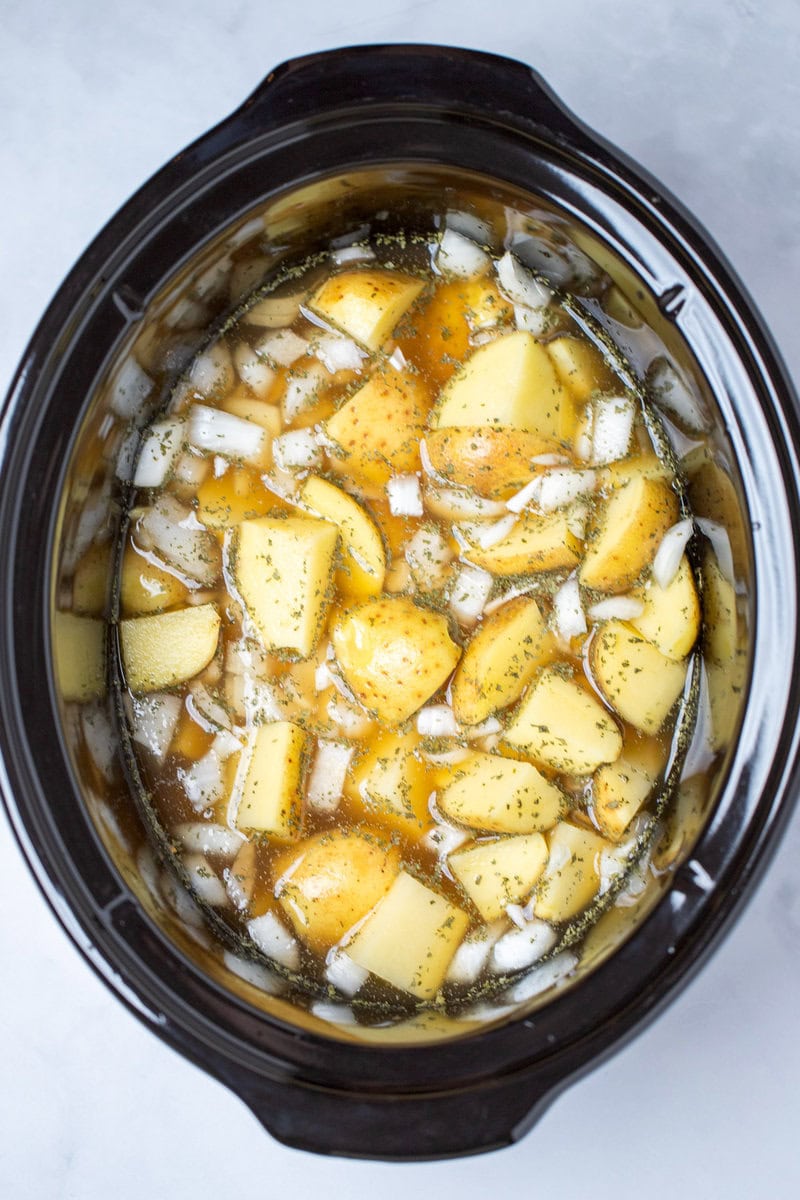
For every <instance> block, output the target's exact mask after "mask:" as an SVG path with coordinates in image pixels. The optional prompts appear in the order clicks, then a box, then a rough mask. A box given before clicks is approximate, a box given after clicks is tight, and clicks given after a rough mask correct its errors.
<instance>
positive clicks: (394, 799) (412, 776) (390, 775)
mask: <svg viewBox="0 0 800 1200" xmlns="http://www.w3.org/2000/svg"><path fill="white" fill-rule="evenodd" d="M418 744H419V739H418V738H417V737H416V736H415V735H413V734H396V733H384V734H381V735H380V736H379V737H378V738H376V740H375V741H374V742H373V743H372V744H371V746H370V748H369V750H368V752H367V753H366V754H365V755H364V756H363V757H362V758H361V759H359V760H358V761H357V762H356V763H355V765H354V766H353V767H352V768H351V770H350V777H349V779H348V780H347V782H346V783H345V790H346V792H347V794H348V796H350V797H351V798H352V799H353V800H354V801H355V802H356V803H357V804H358V805H359V806H360V807H361V808H362V809H363V810H364V812H365V814H366V815H367V816H368V817H369V816H374V817H376V818H377V819H378V820H380V821H381V823H382V824H384V825H388V826H389V827H390V828H391V829H396V830H397V831H398V832H399V833H402V834H404V835H405V836H406V837H412V838H418V837H420V836H421V835H422V834H423V833H425V831H426V830H427V829H429V828H430V827H431V825H432V818H431V815H430V813H429V811H428V798H429V796H430V794H431V783H430V780H429V778H428V770H427V767H426V765H425V763H424V762H423V761H422V760H421V759H420V758H417V757H416V755H415V754H414V750H415V748H416V746H417V745H418Z"/></svg>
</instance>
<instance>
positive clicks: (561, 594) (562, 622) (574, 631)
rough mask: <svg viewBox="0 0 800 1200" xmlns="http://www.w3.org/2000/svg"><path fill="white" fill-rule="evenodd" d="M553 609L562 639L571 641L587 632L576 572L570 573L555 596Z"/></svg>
mask: <svg viewBox="0 0 800 1200" xmlns="http://www.w3.org/2000/svg"><path fill="white" fill-rule="evenodd" d="M553 611H554V614H555V619H556V627H557V629H558V635H559V637H560V638H561V639H562V641H564V642H567V643H569V642H570V641H571V640H572V638H574V637H580V635H581V634H582V633H586V617H585V616H584V614H583V605H582V603H581V590H580V587H579V586H578V576H577V575H576V574H574V573H573V574H572V575H570V577H569V579H567V581H566V582H565V583H562V585H561V587H560V588H559V589H558V591H557V592H556V594H555V595H554V596H553Z"/></svg>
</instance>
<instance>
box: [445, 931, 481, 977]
mask: <svg viewBox="0 0 800 1200" xmlns="http://www.w3.org/2000/svg"><path fill="white" fill-rule="evenodd" d="M491 952H492V943H491V942H490V941H489V940H488V939H485V938H466V939H465V940H464V941H463V942H462V943H461V945H460V946H459V947H458V949H457V950H456V952H455V954H454V955H453V957H452V959H451V960H450V966H449V967H448V968H447V981H448V983H459V984H461V985H462V986H468V985H469V984H471V983H474V982H475V980H476V979H477V978H478V976H479V975H480V974H481V972H482V970H483V968H484V967H485V966H486V963H487V961H488V959H489V955H490V954H491Z"/></svg>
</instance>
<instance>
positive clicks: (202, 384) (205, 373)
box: [189, 341, 233, 396]
mask: <svg viewBox="0 0 800 1200" xmlns="http://www.w3.org/2000/svg"><path fill="white" fill-rule="evenodd" d="M232 383H233V363H232V362H231V354H230V351H229V349H228V347H227V346H226V345H225V343H224V342H221V341H216V342H214V344H213V345H212V346H209V348H208V349H207V350H204V351H203V353H202V354H200V355H198V357H197V358H196V359H195V360H194V362H193V363H192V367H191V370H190V371H189V384H190V385H191V387H192V388H194V390H195V391H196V392H200V394H201V395H203V396H208V395H209V394H210V393H211V392H216V391H227V390H228V388H229V387H230V386H231V384H232Z"/></svg>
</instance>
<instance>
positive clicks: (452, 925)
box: [347, 871, 469, 1000]
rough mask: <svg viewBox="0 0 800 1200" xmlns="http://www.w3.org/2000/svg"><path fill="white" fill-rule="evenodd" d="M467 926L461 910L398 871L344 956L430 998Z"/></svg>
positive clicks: (440, 983)
mask: <svg viewBox="0 0 800 1200" xmlns="http://www.w3.org/2000/svg"><path fill="white" fill-rule="evenodd" d="M468 926H469V917H468V916H467V914H466V913H465V912H463V911H462V910H461V909H460V908H456V906H455V905H454V904H451V903H450V901H449V900H446V899H445V898H444V896H440V895H439V893H438V892H434V891H433V889H432V888H429V887H426V886H425V884H423V883H419V882H418V881H417V880H416V879H414V877H413V876H412V875H408V874H407V873H406V872H405V871H401V872H400V874H399V875H398V876H397V879H396V880H395V882H394V884H393V885H392V888H391V890H390V891H389V892H388V894H387V895H386V896H384V898H383V899H382V900H381V901H380V903H379V904H378V906H377V907H376V908H375V910H374V912H372V913H371V914H370V916H369V917H368V918H367V920H366V921H365V922H364V924H363V925H362V926H361V928H360V929H359V931H358V933H357V934H356V935H355V937H354V938H353V940H352V941H351V942H348V944H347V954H348V957H350V958H352V960H353V962H356V963H358V965H359V966H360V967H363V968H364V970H365V971H371V972H372V974H373V975H377V976H378V977H379V978H380V979H385V980H386V981H387V983H391V984H393V985H394V987H396V988H400V989H401V990H402V991H404V992H410V993H411V995H412V996H417V997H418V998H419V999H420V1000H432V999H433V997H434V996H435V995H436V993H437V992H438V991H439V988H440V987H441V986H442V983H443V982H444V977H445V975H446V974H447V968H448V967H449V966H450V960H451V959H452V957H453V955H454V954H455V952H456V950H457V949H458V945H459V943H460V942H461V939H462V938H463V936H464V934H465V933H466V932H467V928H468Z"/></svg>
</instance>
